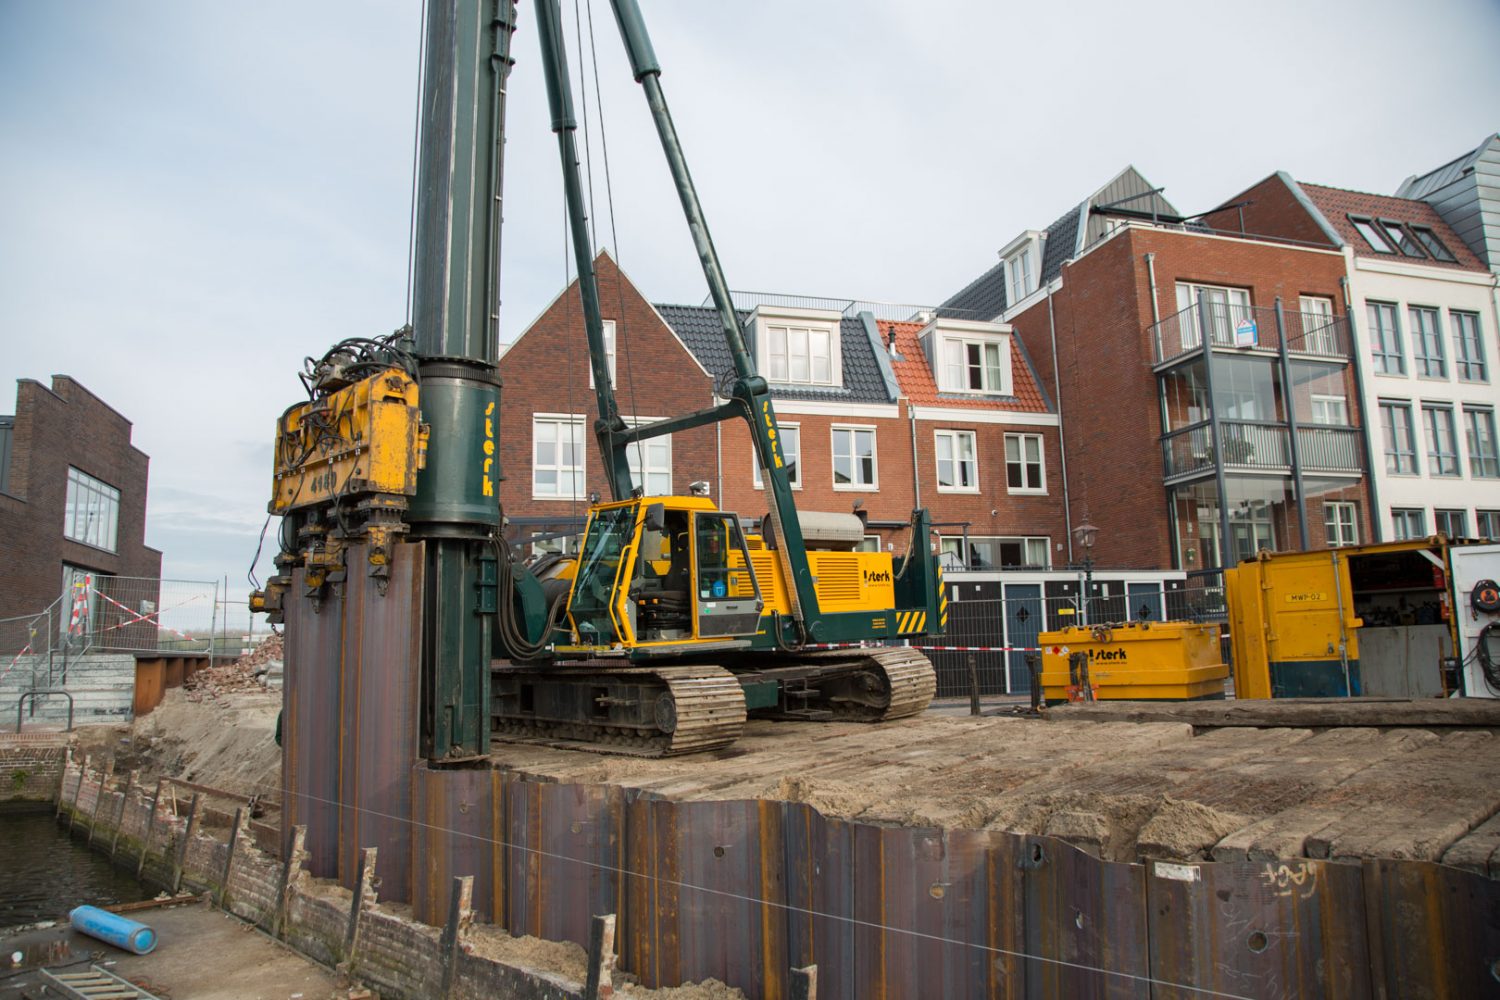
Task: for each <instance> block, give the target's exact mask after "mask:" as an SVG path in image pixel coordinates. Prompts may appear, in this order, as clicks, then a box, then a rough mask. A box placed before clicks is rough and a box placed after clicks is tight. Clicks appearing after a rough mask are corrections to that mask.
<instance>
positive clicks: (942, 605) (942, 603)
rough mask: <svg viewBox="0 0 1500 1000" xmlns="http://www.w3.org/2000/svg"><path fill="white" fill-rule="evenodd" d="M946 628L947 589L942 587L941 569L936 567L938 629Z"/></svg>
mask: <svg viewBox="0 0 1500 1000" xmlns="http://www.w3.org/2000/svg"><path fill="white" fill-rule="evenodd" d="M947 627H948V588H947V587H944V586H943V567H942V566H941V565H940V566H938V628H941V629H946V628H947Z"/></svg>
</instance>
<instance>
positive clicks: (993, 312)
mask: <svg viewBox="0 0 1500 1000" xmlns="http://www.w3.org/2000/svg"><path fill="white" fill-rule="evenodd" d="M1081 207H1082V206H1081V205H1074V206H1073V207H1072V208H1070V209H1068V210H1067V211H1066V212H1064V213H1063V214H1062V215H1061V216H1060V217H1059V218H1058V219H1057V221H1055V222H1053V223H1052V225H1050V226H1048V227H1047V230H1046V233H1047V238H1046V241H1045V242H1044V243H1043V245H1042V273H1041V279H1040V282H1041V284H1043V285H1045V284H1046V283H1047V282H1049V281H1051V280H1052V279H1053V278H1056V277H1057V276H1058V274H1060V273H1061V272H1062V266H1063V264H1064V262H1066V261H1067V260H1068V259H1069V258H1071V257H1072V256H1073V254H1074V253H1075V252H1076V251H1077V249H1078V216H1079V214H1080V213H1079V209H1080V208H1081ZM1006 307H1007V301H1006V292H1005V261H1003V260H1002V261H1001V262H1000V263H998V264H996V265H995V266H994V267H992V268H990V269H989V270H988V271H986V272H984V273H983V274H981V275H980V276H979V277H977V278H975V279H974V280H973V281H971V282H969V283H968V284H967V285H965V286H964V288H963V290H962V291H960V292H957V293H956V294H954V295H952V296H950V297H949V299H948V301H946V302H944V303H943V304H942V305H941V306H939V307H938V311H939V313H940V314H941V315H944V316H951V317H952V318H954V319H977V320H991V319H994V318H995V317H996V316H999V315H1001V314H1002V313H1004V312H1005V310H1006Z"/></svg>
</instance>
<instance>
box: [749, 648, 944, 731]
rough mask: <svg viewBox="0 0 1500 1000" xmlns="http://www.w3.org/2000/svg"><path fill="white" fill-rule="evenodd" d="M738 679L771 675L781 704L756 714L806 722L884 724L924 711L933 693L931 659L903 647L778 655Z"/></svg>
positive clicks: (933, 680) (934, 674) (767, 678)
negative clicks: (779, 691) (778, 685)
mask: <svg viewBox="0 0 1500 1000" xmlns="http://www.w3.org/2000/svg"><path fill="white" fill-rule="evenodd" d="M744 679H745V680H747V681H751V680H762V679H764V680H769V679H776V680H779V681H780V682H781V684H782V697H781V704H780V705H779V706H778V707H777V708H775V709H766V710H762V711H759V712H757V713H756V715H757V716H758V717H760V718H768V719H797V720H803V721H810V722H885V721H887V720H890V719H904V718H906V717H907V716H911V715H916V714H918V713H920V712H922V711H924V710H926V708H927V705H928V703H930V702H931V701H932V697H933V694H934V693H935V692H936V691H937V674H936V673H935V672H934V671H933V669H932V663H931V662H930V661H929V660H928V659H927V657H925V656H923V655H922V654H921V653H920V652H918V651H917V650H915V649H910V648H907V647H904V646H889V647H874V648H865V649H858V648H850V649H830V650H822V651H819V652H813V653H803V654H800V655H797V656H787V657H785V658H778V659H777V660H776V666H774V667H772V668H771V669H768V670H761V671H756V672H748V671H747V672H746V673H745V674H744Z"/></svg>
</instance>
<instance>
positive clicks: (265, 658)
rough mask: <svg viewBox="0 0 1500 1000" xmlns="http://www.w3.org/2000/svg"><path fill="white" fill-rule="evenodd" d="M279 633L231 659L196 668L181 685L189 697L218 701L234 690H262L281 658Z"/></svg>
mask: <svg viewBox="0 0 1500 1000" xmlns="http://www.w3.org/2000/svg"><path fill="white" fill-rule="evenodd" d="M281 656H282V637H281V636H280V635H273V636H271V637H270V638H269V639H266V640H265V641H264V642H262V643H261V644H260V645H258V646H256V647H255V648H254V649H253V650H251V651H250V652H248V653H246V654H245V655H244V656H242V657H240V658H239V659H238V660H235V661H234V662H233V663H224V664H217V665H215V666H212V667H206V668H204V669H202V670H198V671H195V672H194V673H193V675H192V676H191V677H189V678H188V679H187V680H186V681H185V682H184V683H183V685H182V686H183V688H184V689H185V692H186V694H187V698H188V700H189V701H195V702H202V701H213V702H220V701H222V700H223V697H222V696H224V695H226V694H229V693H231V692H234V691H263V690H265V688H266V678H267V674H268V671H269V669H270V668H272V667H273V666H277V665H279V664H280V662H281Z"/></svg>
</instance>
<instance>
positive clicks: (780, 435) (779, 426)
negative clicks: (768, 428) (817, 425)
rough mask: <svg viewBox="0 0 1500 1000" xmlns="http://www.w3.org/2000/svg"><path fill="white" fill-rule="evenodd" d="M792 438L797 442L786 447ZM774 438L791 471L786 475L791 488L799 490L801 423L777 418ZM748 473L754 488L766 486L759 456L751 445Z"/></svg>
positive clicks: (800, 486) (760, 488)
mask: <svg viewBox="0 0 1500 1000" xmlns="http://www.w3.org/2000/svg"><path fill="white" fill-rule="evenodd" d="M788 432H790V434H789V433H788ZM792 439H795V440H796V442H797V444H796V445H795V446H794V447H791V448H788V447H787V446H786V443H787V441H788V440H792ZM776 440H777V441H779V442H780V443H781V459H782V461H783V462H785V463H786V466H787V468H789V469H790V470H791V471H792V474H791V475H790V476H789V477H788V478H789V479H790V480H791V483H792V489H794V490H800V489H801V488H802V424H801V423H800V422H798V421H794V420H779V419H778V420H777V421H776ZM750 475H751V477H752V479H751V482H753V483H754V485H755V488H756V489H758V490H763V489H765V488H766V482H765V477H764V476H762V475H761V474H760V457H759V456H757V455H756V453H755V447H754V446H753V445H752V446H751V448H750Z"/></svg>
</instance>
